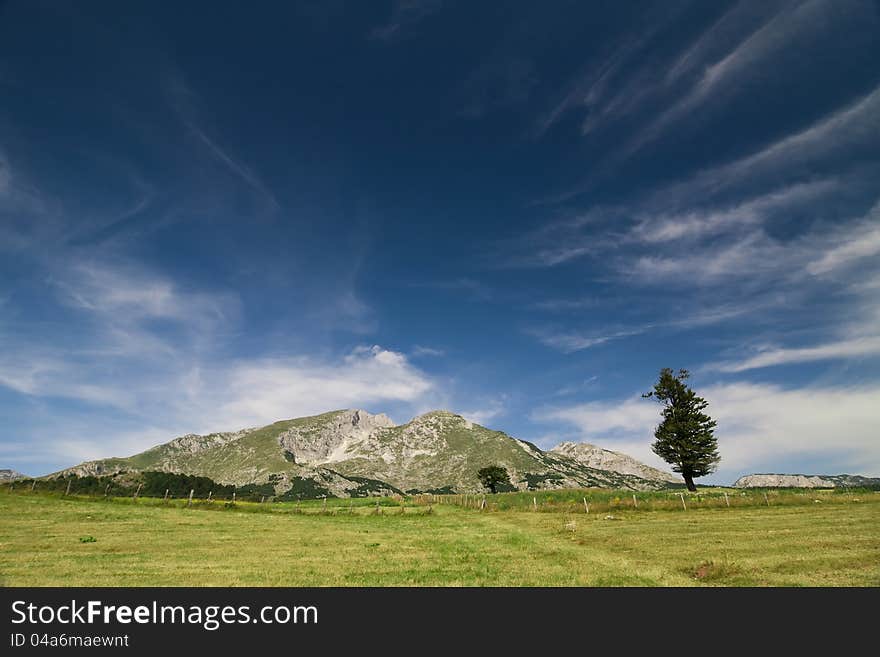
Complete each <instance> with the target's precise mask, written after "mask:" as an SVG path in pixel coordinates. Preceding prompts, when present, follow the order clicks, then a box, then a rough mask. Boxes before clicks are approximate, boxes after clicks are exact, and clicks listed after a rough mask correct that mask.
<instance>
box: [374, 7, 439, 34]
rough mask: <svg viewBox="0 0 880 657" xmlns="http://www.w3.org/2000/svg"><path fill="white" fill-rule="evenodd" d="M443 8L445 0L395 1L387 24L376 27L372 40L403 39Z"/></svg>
mask: <svg viewBox="0 0 880 657" xmlns="http://www.w3.org/2000/svg"><path fill="white" fill-rule="evenodd" d="M442 7H443V0H395V1H394V6H393V8H392V10H391V15H390V16H389V17H388V20H387V22H385V23H383V24H382V25H378V26H376V27H374V28H373V29H372V30H371V31H370V35H369V36H370V39H372V40H374V41H383V42H391V41H394V40H397V39H401V38H403V37H405V36H406V35H407V34H408V33H409V32H410V31H411V30H412V29H413V28H414V27H415V26H416V25H417V24H419V23H420V22H422V21H423V20H425V19H426V18H427V17H429V16H430V15H431V14H434V13H436V12H437V11H439V10H440V9H441V8H442Z"/></svg>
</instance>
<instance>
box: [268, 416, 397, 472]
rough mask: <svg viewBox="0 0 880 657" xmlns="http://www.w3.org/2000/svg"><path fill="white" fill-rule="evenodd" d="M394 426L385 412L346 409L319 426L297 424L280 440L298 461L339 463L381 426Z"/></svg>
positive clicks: (284, 433) (304, 463)
mask: <svg viewBox="0 0 880 657" xmlns="http://www.w3.org/2000/svg"><path fill="white" fill-rule="evenodd" d="M393 426H394V422H393V421H392V420H391V418H389V417H388V416H387V415H385V414H384V413H379V414H377V415H371V414H370V413H367V412H366V411H362V410H358V409H355V410H346V411H341V412H340V413H338V414H336V415H335V416H334V417H332V418H331V419H330V420H328V421H327V422H325V423H324V424H323V425H320V426H318V427H315V426H305V427H303V426H293V427H291V428H289V429H288V430H287V431H284V432H283V433H281V434H280V435H279V436H278V442H279V444H280V445H281V447H282V448H283V449H284V450H285V452H286V453H287V454H289V456H290V459H291V460H292V462H294V463H299V464H301V465H319V464H322V463H335V462H337V461H343V460H345V459H346V458H350V457H351V455H352V453H353V452H356V449H357V446H358V445H359V444H360V443H363V442H364V441H365V440H367V439H368V438H369V437H370V436H371V435H372V434H373V433H375V432H376V431H378V430H379V429H387V428H389V427H393Z"/></svg>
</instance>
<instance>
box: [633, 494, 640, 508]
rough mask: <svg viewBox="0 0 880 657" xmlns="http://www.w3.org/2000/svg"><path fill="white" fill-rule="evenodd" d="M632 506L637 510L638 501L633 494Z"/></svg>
mask: <svg viewBox="0 0 880 657" xmlns="http://www.w3.org/2000/svg"><path fill="white" fill-rule="evenodd" d="M633 506H634V507H635V508H637V509H638V508H639V501H638V500H637V499H636V494H635V493H633Z"/></svg>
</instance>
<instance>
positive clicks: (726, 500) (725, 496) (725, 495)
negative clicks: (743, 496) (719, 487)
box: [724, 491, 730, 509]
mask: <svg viewBox="0 0 880 657" xmlns="http://www.w3.org/2000/svg"><path fill="white" fill-rule="evenodd" d="M724 501H725V502H726V503H727V508H728V509H729V508H730V498H729V497H727V491H724Z"/></svg>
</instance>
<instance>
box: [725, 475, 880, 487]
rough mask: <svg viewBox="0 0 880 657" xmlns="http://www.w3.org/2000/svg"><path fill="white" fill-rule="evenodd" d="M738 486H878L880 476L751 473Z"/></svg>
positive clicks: (739, 481)
mask: <svg viewBox="0 0 880 657" xmlns="http://www.w3.org/2000/svg"><path fill="white" fill-rule="evenodd" d="M733 485H734V486H735V487H736V488H878V489H880V478H873V477H863V476H861V475H848V474H841V475H802V474H750V475H746V476H744V477H740V478H739V479H737V480H736V481H735V482H734V483H733Z"/></svg>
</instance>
